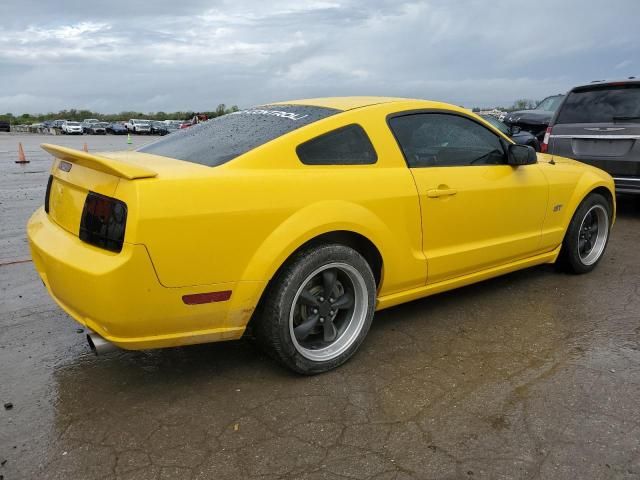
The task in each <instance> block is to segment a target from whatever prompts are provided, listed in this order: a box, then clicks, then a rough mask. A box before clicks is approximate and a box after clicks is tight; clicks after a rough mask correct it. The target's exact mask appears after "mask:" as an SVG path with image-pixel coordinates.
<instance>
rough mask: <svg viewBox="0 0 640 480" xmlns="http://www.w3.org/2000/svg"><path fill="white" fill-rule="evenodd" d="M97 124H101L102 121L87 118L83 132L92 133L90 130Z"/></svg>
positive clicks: (83, 125) (84, 121) (83, 124)
mask: <svg viewBox="0 0 640 480" xmlns="http://www.w3.org/2000/svg"><path fill="white" fill-rule="evenodd" d="M96 123H100V120H98V119H97V118H85V119H84V120H83V121H82V132H83V133H91V132H90V131H89V129H90V128H91V126H92V125H94V124H96Z"/></svg>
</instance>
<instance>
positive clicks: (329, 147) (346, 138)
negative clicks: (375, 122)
mask: <svg viewBox="0 0 640 480" xmlns="http://www.w3.org/2000/svg"><path fill="white" fill-rule="evenodd" d="M296 153H297V154H298V158H299V159H300V161H301V162H302V163H304V164H305V165H367V164H371V163H376V161H377V160H378V156H377V155H376V151H375V150H374V149H373V145H371V141H370V140H369V137H368V136H367V134H366V132H365V131H364V129H363V128H362V127H361V126H360V125H356V124H353V125H347V126H346V127H342V128H338V129H337V130H333V131H331V132H328V133H325V134H323V135H320V136H319V137H316V138H312V139H311V140H309V141H307V142H305V143H302V144H300V145H298V148H296Z"/></svg>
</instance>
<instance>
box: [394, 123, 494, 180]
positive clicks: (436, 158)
mask: <svg viewBox="0 0 640 480" xmlns="http://www.w3.org/2000/svg"><path fill="white" fill-rule="evenodd" d="M389 126H390V127H391V130H392V131H393V134H394V135H395V137H396V139H397V140H398V143H399V144H400V148H401V149H402V152H403V153H404V156H405V158H406V159H407V164H408V165H409V167H411V168H418V167H447V166H463V165H499V164H504V163H506V155H505V152H504V148H503V147H502V143H501V142H500V139H499V137H498V136H497V135H495V134H494V133H492V132H491V131H490V130H489V129H487V128H485V127H483V126H482V125H480V124H478V123H476V122H474V121H473V120H470V119H468V118H464V117H461V116H458V115H452V114H445V113H417V114H411V115H403V116H400V117H394V118H392V119H390V120H389Z"/></svg>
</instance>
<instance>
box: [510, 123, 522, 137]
mask: <svg viewBox="0 0 640 480" xmlns="http://www.w3.org/2000/svg"><path fill="white" fill-rule="evenodd" d="M509 130H510V131H511V135H517V134H518V133H520V132H521V131H522V128H520V127H518V126H516V125H513V126H511V127H509Z"/></svg>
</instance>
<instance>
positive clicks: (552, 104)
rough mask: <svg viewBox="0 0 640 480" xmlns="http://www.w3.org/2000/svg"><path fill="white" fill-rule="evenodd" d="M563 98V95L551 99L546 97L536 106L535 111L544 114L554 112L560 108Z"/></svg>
mask: <svg viewBox="0 0 640 480" xmlns="http://www.w3.org/2000/svg"><path fill="white" fill-rule="evenodd" d="M563 98H564V95H554V96H553V97H547V98H545V99H544V100H542V101H541V102H540V103H539V104H538V106H537V107H536V110H544V111H545V112H555V111H556V110H557V109H558V107H559V106H560V103H562V99H563Z"/></svg>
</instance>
